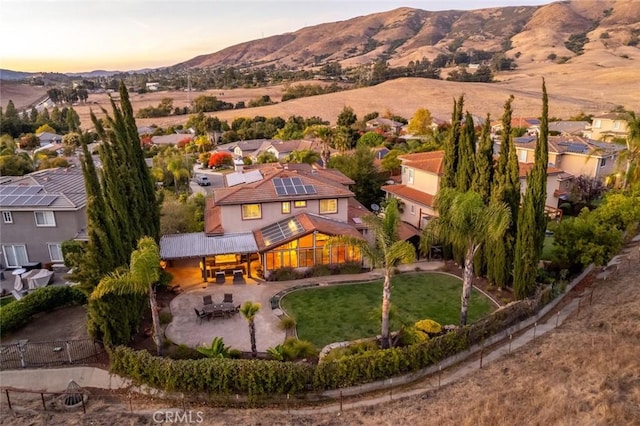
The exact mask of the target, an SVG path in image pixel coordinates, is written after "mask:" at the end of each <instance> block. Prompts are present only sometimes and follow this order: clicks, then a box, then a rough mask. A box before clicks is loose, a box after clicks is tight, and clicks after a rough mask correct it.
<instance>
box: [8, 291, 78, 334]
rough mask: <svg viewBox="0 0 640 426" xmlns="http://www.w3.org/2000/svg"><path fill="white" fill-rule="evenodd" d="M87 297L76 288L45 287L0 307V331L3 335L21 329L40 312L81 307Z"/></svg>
mask: <svg viewBox="0 0 640 426" xmlns="http://www.w3.org/2000/svg"><path fill="white" fill-rule="evenodd" d="M86 301H87V299H86V297H85V295H84V294H83V293H82V292H81V291H79V290H78V289H76V288H74V287H69V286H64V287H62V286H52V287H43V288H40V289H37V290H35V291H32V292H30V293H28V294H27V295H26V296H24V297H23V298H22V299H20V300H17V301H15V302H13V303H10V304H8V305H5V306H2V307H0V330H1V332H2V333H3V334H5V333H10V332H12V331H14V330H17V329H19V328H20V327H22V326H24V325H25V324H27V323H28V322H29V320H30V319H31V317H32V316H33V315H35V314H38V313H40V312H50V311H52V310H54V309H57V308H61V307H63V306H71V305H81V304H83V303H85V302H86Z"/></svg>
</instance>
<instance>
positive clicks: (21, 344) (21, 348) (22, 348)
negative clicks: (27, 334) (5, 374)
mask: <svg viewBox="0 0 640 426" xmlns="http://www.w3.org/2000/svg"><path fill="white" fill-rule="evenodd" d="M27 342H29V340H28V339H23V340H18V353H19V354H20V366H21V367H22V368H27V363H26V361H25V360H24V353H25V352H26V351H27Z"/></svg>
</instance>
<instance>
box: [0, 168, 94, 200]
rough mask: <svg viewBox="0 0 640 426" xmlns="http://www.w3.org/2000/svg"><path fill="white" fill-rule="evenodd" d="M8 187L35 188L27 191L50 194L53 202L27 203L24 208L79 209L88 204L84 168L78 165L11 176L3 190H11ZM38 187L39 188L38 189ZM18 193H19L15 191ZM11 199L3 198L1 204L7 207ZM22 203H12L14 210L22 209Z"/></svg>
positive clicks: (44, 194) (43, 194) (5, 182)
mask: <svg viewBox="0 0 640 426" xmlns="http://www.w3.org/2000/svg"><path fill="white" fill-rule="evenodd" d="M8 187H18V188H23V189H17V190H18V191H25V189H24V188H27V187H32V188H34V189H31V190H27V191H32V192H33V191H35V193H37V194H39V195H42V196H50V199H51V200H52V201H51V203H49V204H47V205H46V206H44V205H35V206H34V205H26V204H23V205H22V206H23V207H24V208H27V209H30V210H33V209H34V207H37V208H45V207H46V209H48V210H52V209H54V210H77V209H80V208H82V207H84V206H85V205H86V204H87V193H86V191H85V186H84V176H83V174H82V170H80V169H79V168H77V167H66V168H61V167H58V168H54V169H45V170H40V171H37V172H33V173H29V174H28V175H25V176H16V177H11V178H10V179H8V180H5V181H3V182H2V191H4V192H7V195H8V192H10V190H9V189H8ZM36 188H39V189H38V190H37V191H36ZM15 194H17V193H15ZM51 197H54V198H51ZM8 202H9V199H8V198H4V197H3V198H2V200H0V206H2V207H6V206H7V204H5V203H8ZM20 207H21V206H20V205H12V206H11V208H12V209H14V210H20Z"/></svg>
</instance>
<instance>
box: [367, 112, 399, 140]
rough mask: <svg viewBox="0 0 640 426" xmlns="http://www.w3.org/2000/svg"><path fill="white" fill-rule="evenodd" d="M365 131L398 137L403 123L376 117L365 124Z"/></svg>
mask: <svg viewBox="0 0 640 426" xmlns="http://www.w3.org/2000/svg"><path fill="white" fill-rule="evenodd" d="M365 126H366V129H367V131H375V130H381V131H382V132H383V133H385V134H390V135H396V136H397V135H399V134H400V131H401V130H402V127H403V126H404V123H400V122H399V121H395V120H391V119H389V118H382V117H376V118H373V119H371V120H369V121H367V122H366V123H365Z"/></svg>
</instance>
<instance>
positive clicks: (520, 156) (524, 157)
mask: <svg viewBox="0 0 640 426" xmlns="http://www.w3.org/2000/svg"><path fill="white" fill-rule="evenodd" d="M518 161H519V162H521V163H526V162H527V151H525V150H524V149H520V150H518Z"/></svg>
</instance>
